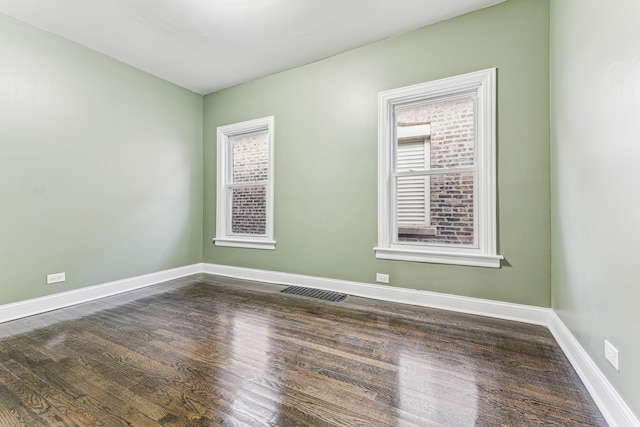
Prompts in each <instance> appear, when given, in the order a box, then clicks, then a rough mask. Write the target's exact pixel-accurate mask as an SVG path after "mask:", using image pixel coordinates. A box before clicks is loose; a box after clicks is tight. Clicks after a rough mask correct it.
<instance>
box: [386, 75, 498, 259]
mask: <svg viewBox="0 0 640 427" xmlns="http://www.w3.org/2000/svg"><path fill="white" fill-rule="evenodd" d="M379 121H380V126H379V129H380V134H379V141H378V148H379V179H378V185H379V189H378V203H379V206H378V216H379V226H378V235H379V236H378V240H379V242H378V247H376V248H375V251H376V257H377V258H381V259H392V260H404V261H418V262H434V263H445V264H461V265H474V266H482V267H500V260H501V259H502V257H501V256H499V255H497V248H496V213H495V212H496V197H495V192H496V190H495V187H496V182H495V180H496V178H495V176H496V171H495V165H496V162H495V69H490V70H485V71H479V72H476V73H470V74H465V75H462V76H457V77H451V78H447V79H442V80H437V81H434V82H428V83H423V84H419V85H415V86H409V87H405V88H400V89H394V90H390V91H385V92H381V93H380V94H379Z"/></svg>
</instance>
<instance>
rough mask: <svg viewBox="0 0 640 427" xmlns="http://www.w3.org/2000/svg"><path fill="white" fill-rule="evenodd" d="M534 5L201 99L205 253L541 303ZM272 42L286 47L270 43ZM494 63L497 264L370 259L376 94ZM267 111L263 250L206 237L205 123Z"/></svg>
mask: <svg viewBox="0 0 640 427" xmlns="http://www.w3.org/2000/svg"><path fill="white" fill-rule="evenodd" d="M548 14H549V10H548V2H547V1H544V0H543V1H540V0H510V1H508V2H506V3H503V4H500V5H498V6H494V7H491V8H488V9H484V10H482V11H479V12H475V13H472V14H468V15H465V16H462V17H459V18H456V19H453V20H450V21H446V22H443V23H440V24H437V25H433V26H429V27H426V28H423V29H420V30H418V31H414V32H411V33H408V34H404V35H402V36H399V37H395V38H392V39H387V40H384V41H381V42H378V43H374V44H371V45H368V46H365V47H363V48H360V49H356V50H352V51H349V52H347V53H344V54H341V55H338V56H335V57H333V58H330V59H327V60H324V61H320V62H316V63H313V64H310V65H307V66H304V67H300V68H296V69H293V70H289V71H286V72H282V73H279V74H276V75H273V76H270V77H266V78H262V79H259V80H256V81H253V82H249V83H246V84H242V85H239V86H236V87H233V88H230V89H227V90H223V91H220V92H217V93H214V94H211V95H208V96H206V97H205V106H204V111H205V147H204V153H205V159H204V160H205V198H204V220H205V226H204V230H205V233H204V236H205V243H204V259H205V261H206V262H211V263H218V264H226V265H234V266H243V267H251V268H259V269H266V270H274V271H283V272H291V273H300V274H308V275H314V276H321V277H330V278H337V279H344V280H355V281H362V282H373V281H374V278H375V273H376V272H381V273H389V274H390V275H391V284H392V285H394V286H402V287H407V288H416V289H423V290H430V291H437V292H444V293H451V294H459V295H466V296H472V297H480V298H488V299H493V300H501V301H509V302H515V303H523V304H532V305H538V306H544V307H548V306H550V288H549V281H550V254H549V248H550V219H549V97H548V94H549V86H548V66H549V64H548V59H549V50H548V47H549V37H548V31H549V15H548ZM283 48H286V46H285V47H283ZM490 67H497V68H498V106H499V107H498V108H499V111H498V120H499V124H498V138H499V139H498V195H499V215H498V217H499V219H498V223H499V251H500V253H501V254H503V255H504V256H505V258H506V261H507V262H506V263H505V265H504V266H503V267H502V268H501V269H487V268H477V267H462V266H446V265H437V264H422V263H409V262H400V261H383V260H376V258H375V256H374V252H373V249H372V248H373V247H374V246H375V245H376V242H377V188H376V185H377V184H376V183H377V134H376V132H377V94H378V92H379V91H381V90H386V89H392V88H397V87H401V86H405V85H410V84H414V83H420V82H425V81H429V80H433V79H438V78H442V77H448V76H453V75H457V74H462V73H466V72H471V71H476V70H481V69H486V68H490ZM268 115H275V118H276V125H275V129H276V136H275V152H276V154H275V237H276V241H277V249H276V250H275V251H261V250H252V249H236V248H221V247H215V246H214V245H213V244H212V243H211V239H212V238H213V237H214V235H215V194H216V188H215V169H216V167H215V165H216V153H215V144H216V141H215V138H216V127H217V126H220V125H226V124H229V123H234V122H239V121H243V120H248V119H253V118H258V117H264V116H268Z"/></svg>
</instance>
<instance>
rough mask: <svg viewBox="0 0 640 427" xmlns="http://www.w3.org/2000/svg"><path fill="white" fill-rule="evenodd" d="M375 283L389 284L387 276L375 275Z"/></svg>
mask: <svg viewBox="0 0 640 427" xmlns="http://www.w3.org/2000/svg"><path fill="white" fill-rule="evenodd" d="M376 282H378V283H389V275H388V274H382V273H376Z"/></svg>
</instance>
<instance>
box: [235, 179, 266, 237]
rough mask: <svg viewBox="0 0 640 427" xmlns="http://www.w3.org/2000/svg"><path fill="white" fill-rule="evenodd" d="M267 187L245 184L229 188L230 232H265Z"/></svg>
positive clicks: (261, 233)
mask: <svg viewBox="0 0 640 427" xmlns="http://www.w3.org/2000/svg"><path fill="white" fill-rule="evenodd" d="M266 208H267V187H266V186H264V185H258V186H247V187H240V188H234V189H232V190H231V232H232V233H233V234H259V235H264V234H266V233H267V210H266Z"/></svg>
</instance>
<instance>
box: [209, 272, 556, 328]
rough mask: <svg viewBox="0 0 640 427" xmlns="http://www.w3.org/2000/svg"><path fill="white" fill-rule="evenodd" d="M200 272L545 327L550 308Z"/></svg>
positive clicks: (279, 276)
mask: <svg viewBox="0 0 640 427" xmlns="http://www.w3.org/2000/svg"><path fill="white" fill-rule="evenodd" d="M203 272H204V273H209V274H216V275H219V276H227V277H234V278H238V279H245V280H255V281H258V282H266V283H277V284H280V285H290V286H291V285H294V286H304V287H308V288H317V289H325V290H329V291H336V292H342V293H345V294H349V295H356V296H360V297H366V298H372V299H377V300H383V301H391V302H399V303H403V304H411V305H418V306H422V307H430V308H438V309H442V310H449V311H457V312H460V313H468V314H478V315H480V316H487V317H495V318H498V319H505V320H514V321H517V322H525V323H532V324H535V325H543V326H547V325H548V324H549V313H550V311H551V310H550V309H548V308H541V307H534V306H529V305H522V304H512V303H506V302H500V301H491V300H485V299H480V298H469V297H461V296H457V295H449V294H441V293H437V292H428V291H419V290H415V289H407V288H397V287H393V286H386V285H379V284H378V285H373V284H369V283H362V282H350V281H346V280H337V279H327V278H323V277H314V276H305V275H301V274H290V273H279V272H275V271H267V270H256V269H252V268H243V267H232V266H228V265H218V264H204V271H203Z"/></svg>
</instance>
